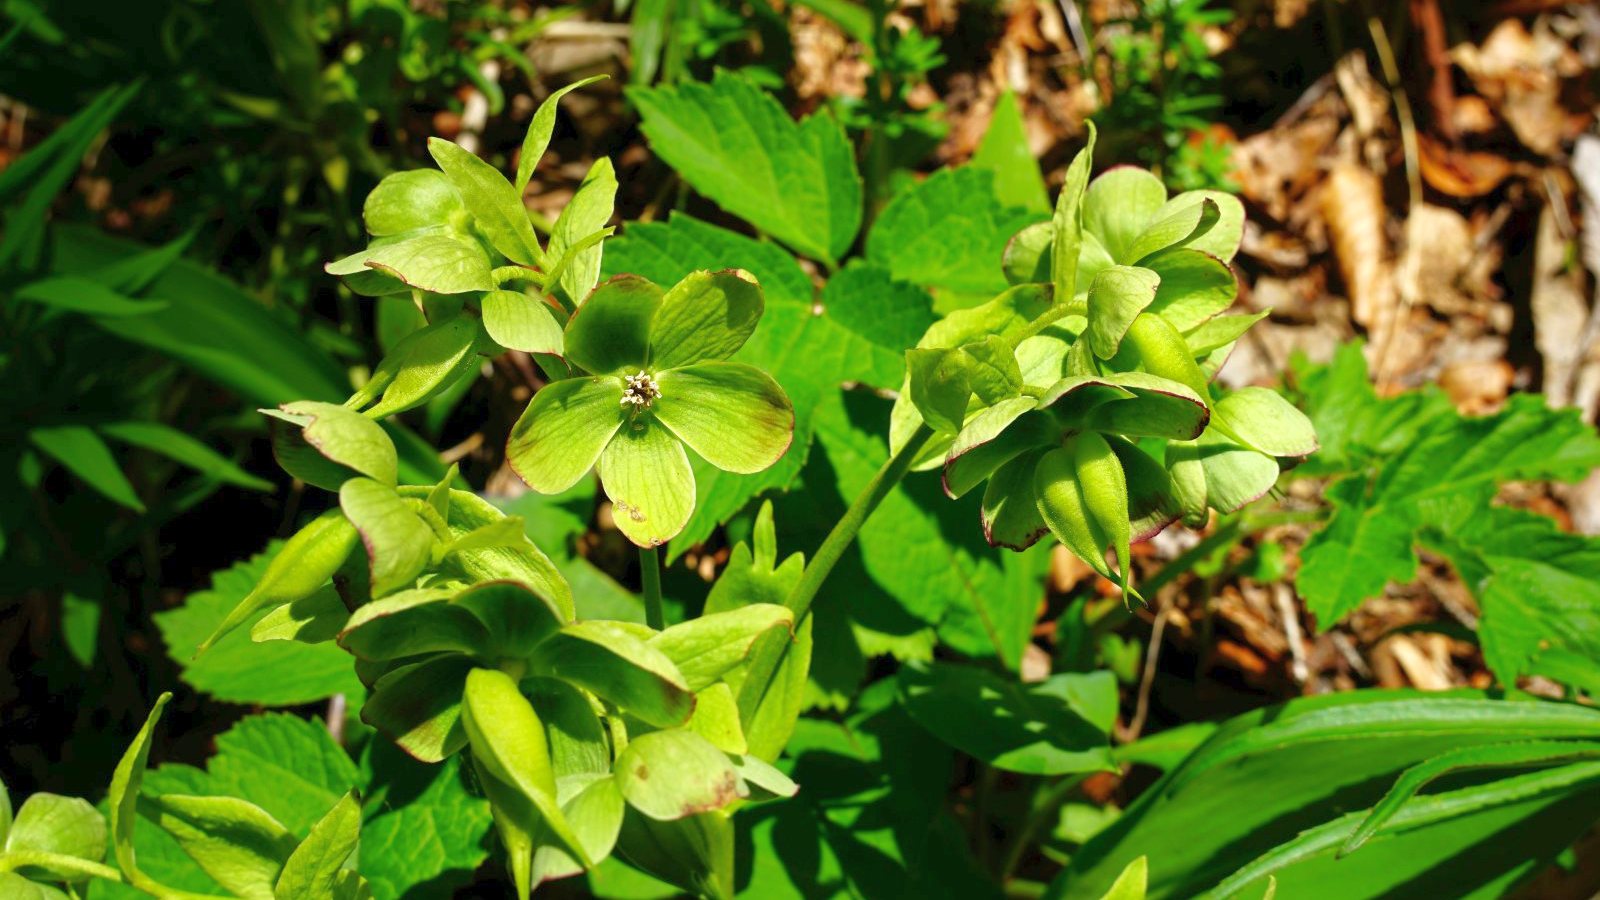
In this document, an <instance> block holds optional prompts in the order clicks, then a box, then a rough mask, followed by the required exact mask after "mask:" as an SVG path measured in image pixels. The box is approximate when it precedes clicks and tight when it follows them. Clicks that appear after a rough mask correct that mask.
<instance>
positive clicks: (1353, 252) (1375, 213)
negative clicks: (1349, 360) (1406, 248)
mask: <svg viewBox="0 0 1600 900" xmlns="http://www.w3.org/2000/svg"><path fill="white" fill-rule="evenodd" d="M1318 208H1319V209H1320V211H1321V213H1322V219H1323V221H1324V222H1325V223H1326V224H1327V228H1328V242H1329V243H1330V244H1332V245H1333V255H1334V258H1335V259H1337V260H1338V261H1339V272H1340V274H1341V275H1343V276H1344V283H1345V290H1346V291H1348V292H1349V295H1350V314H1351V318H1353V319H1355V321H1356V322H1357V324H1359V325H1361V326H1362V327H1363V328H1365V329H1367V331H1368V333H1369V334H1371V335H1373V344H1374V345H1379V346H1381V345H1382V344H1383V343H1384V339H1385V338H1386V337H1387V335H1388V333H1389V330H1390V329H1391V328H1392V327H1393V325H1394V316H1395V300H1396V293H1395V283H1394V275H1393V271H1392V267H1391V265H1390V262H1389V248H1388V241H1387V240H1386V239H1385V237H1384V223H1385V219H1386V215H1387V214H1386V211H1385V209H1384V205H1383V182H1382V181H1381V180H1380V179H1379V178H1378V176H1377V175H1375V174H1373V173H1372V172H1371V171H1368V170H1367V169H1364V168H1362V167H1361V166H1358V165H1356V164H1354V163H1348V162H1341V163H1339V164H1338V165H1336V166H1334V167H1333V171H1331V172H1329V173H1328V179H1327V181H1325V182H1323V185H1322V193H1321V197H1320V203H1319V204H1318Z"/></svg>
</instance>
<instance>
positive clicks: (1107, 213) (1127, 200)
mask: <svg viewBox="0 0 1600 900" xmlns="http://www.w3.org/2000/svg"><path fill="white" fill-rule="evenodd" d="M1166 202H1167V186H1166V185H1164V184H1162V183H1161V179H1159V178H1157V177H1156V176H1154V175H1152V174H1150V172H1148V171H1146V170H1144V169H1140V168H1137V167H1134V166H1117V167H1116V168H1113V169H1107V170H1106V171H1105V172H1103V173H1102V174H1101V175H1100V176H1099V177H1097V178H1095V179H1094V180H1093V181H1091V182H1089V189H1088V190H1087V191H1085V192H1084V195H1083V228H1084V230H1085V231H1090V232H1093V233H1094V236H1095V237H1097V238H1099V239H1100V243H1101V245H1103V246H1104V247H1105V248H1106V251H1107V252H1109V253H1110V254H1111V258H1112V260H1114V261H1116V262H1119V263H1132V262H1135V261H1136V260H1134V259H1132V258H1131V257H1130V251H1131V250H1132V249H1133V245H1134V242H1135V241H1136V240H1138V238H1139V235H1140V234H1142V233H1143V232H1144V230H1145V228H1146V227H1147V226H1149V225H1150V223H1151V222H1153V221H1155V220H1156V219H1157V212H1158V211H1159V210H1160V209H1161V208H1162V206H1164V205H1165V204H1166ZM1074 249H1076V248H1074Z"/></svg>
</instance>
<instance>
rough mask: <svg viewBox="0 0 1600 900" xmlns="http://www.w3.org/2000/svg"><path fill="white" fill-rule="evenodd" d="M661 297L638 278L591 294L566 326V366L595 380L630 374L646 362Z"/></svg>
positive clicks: (628, 278) (623, 277) (619, 279)
mask: <svg viewBox="0 0 1600 900" xmlns="http://www.w3.org/2000/svg"><path fill="white" fill-rule="evenodd" d="M664 293H665V292H663V291H662V290H661V288H660V287H658V286H657V285H655V284H653V283H651V282H649V281H646V280H645V279H643V278H640V277H638V276H636V275H618V276H616V277H614V278H611V279H609V280H608V281H606V282H605V283H604V284H602V285H600V286H599V287H597V288H595V289H594V291H593V292H592V293H590V294H589V296H588V297H586V298H584V299H583V300H582V302H581V304H580V305H579V306H578V311H577V312H575V313H573V314H572V318H571V319H570V320H569V321H568V322H567V328H566V335H565V338H564V341H565V347H566V351H567V357H566V358H567V360H568V361H569V362H572V363H574V364H576V365H578V366H580V367H582V368H583V369H584V370H586V371H588V372H590V373H592V374H595V375H621V374H633V372H634V370H636V369H642V368H643V367H644V365H645V361H646V359H647V358H648V356H649V349H648V348H649V346H650V323H651V321H652V320H653V319H654V317H655V315H656V310H658V309H660V308H661V303H662V298H663V296H664Z"/></svg>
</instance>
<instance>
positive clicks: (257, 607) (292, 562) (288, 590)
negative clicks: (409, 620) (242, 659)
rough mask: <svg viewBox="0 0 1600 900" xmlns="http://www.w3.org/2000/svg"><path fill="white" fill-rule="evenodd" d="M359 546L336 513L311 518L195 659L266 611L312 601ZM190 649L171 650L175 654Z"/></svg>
mask: <svg viewBox="0 0 1600 900" xmlns="http://www.w3.org/2000/svg"><path fill="white" fill-rule="evenodd" d="M374 483H376V482H374ZM359 541H360V534H359V532H357V531H356V529H355V528H354V527H353V526H352V525H351V524H350V522H349V520H348V519H346V518H345V517H344V514H343V512H341V511H340V510H338V509H330V510H328V511H327V512H325V513H323V514H322V515H320V516H318V517H317V518H315V519H313V520H312V521H311V524H309V525H307V526H305V527H304V528H302V529H300V530H299V531H297V532H295V533H294V536H293V537H291V538H289V540H288V541H286V542H284V545H283V549H282V550H279V551H278V553H277V554H276V555H275V556H273V557H272V561H271V562H269V563H267V565H266V569H265V571H262V572H261V573H260V576H259V578H258V579H255V580H254V585H253V587H249V589H248V592H247V593H244V595H243V597H242V599H240V600H239V602H238V604H237V605H235V606H234V607H233V609H232V610H231V611H229V612H228V614H227V615H226V616H225V617H224V618H222V619H221V620H220V621H219V622H218V623H217V625H216V627H215V628H214V629H213V630H212V631H211V633H210V635H209V636H208V637H206V638H205V639H204V640H203V641H201V642H200V644H199V645H198V646H197V647H196V649H195V651H194V655H195V656H196V657H199V656H200V655H201V654H203V653H205V651H206V650H207V648H209V647H211V646H212V645H214V644H215V643H216V642H217V641H218V640H220V639H221V638H222V637H223V636H225V635H226V634H228V632H230V631H232V630H233V629H235V628H238V627H239V626H240V625H243V624H245V623H246V622H248V621H250V619H251V617H252V616H254V615H256V614H257V613H259V612H261V611H262V610H265V609H271V608H274V607H278V606H282V605H283V604H285V603H293V602H294V601H296V600H300V599H303V598H305V597H309V596H311V595H312V594H313V593H315V592H316V591H317V590H318V589H319V588H321V587H322V586H323V585H324V584H326V583H327V581H328V579H330V578H332V577H333V575H334V573H335V572H338V571H339V567H340V566H342V565H344V562H345V560H346V559H348V558H349V556H350V554H351V553H352V552H353V551H354V550H355V548H356V544H357V543H358V542H359ZM187 649H188V648H187V647H180V646H173V650H174V652H177V653H182V652H184V651H186V650H187Z"/></svg>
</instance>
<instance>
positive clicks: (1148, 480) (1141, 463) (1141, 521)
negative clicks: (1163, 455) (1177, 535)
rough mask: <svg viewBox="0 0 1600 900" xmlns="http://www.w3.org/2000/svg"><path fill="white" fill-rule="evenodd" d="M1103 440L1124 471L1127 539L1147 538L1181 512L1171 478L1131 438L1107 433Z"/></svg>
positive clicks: (1156, 532) (1164, 526) (1140, 539)
mask: <svg viewBox="0 0 1600 900" xmlns="http://www.w3.org/2000/svg"><path fill="white" fill-rule="evenodd" d="M1106 443H1108V444H1110V445H1111V450H1112V452H1113V453H1115V454H1116V455H1117V461H1118V462H1120V463H1121V464H1122V471H1123V472H1124V473H1126V478H1127V483H1128V523H1129V526H1130V528H1131V529H1132V534H1131V535H1130V539H1131V541H1132V542H1133V543H1135V544H1137V543H1139V542H1140V541H1148V540H1150V539H1151V538H1153V537H1155V536H1156V535H1158V534H1160V533H1161V531H1162V530H1163V529H1165V528H1166V527H1167V526H1168V525H1171V524H1172V523H1173V522H1176V521H1178V518H1179V517H1180V516H1181V515H1182V514H1183V513H1182V510H1181V509H1180V507H1179V505H1178V499H1177V497H1176V495H1175V494H1174V493H1173V489H1172V479H1171V478H1170V477H1169V476H1168V475H1167V470H1166V469H1165V468H1163V467H1162V465H1161V463H1158V462H1156V461H1155V459H1154V458H1152V457H1151V456H1150V454H1148V453H1145V452H1144V451H1143V450H1140V449H1139V447H1138V445H1136V444H1134V443H1133V442H1132V441H1125V440H1123V439H1121V438H1119V437H1116V436H1114V435H1107V436H1106Z"/></svg>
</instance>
